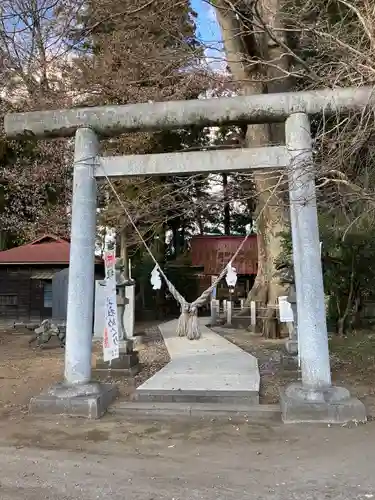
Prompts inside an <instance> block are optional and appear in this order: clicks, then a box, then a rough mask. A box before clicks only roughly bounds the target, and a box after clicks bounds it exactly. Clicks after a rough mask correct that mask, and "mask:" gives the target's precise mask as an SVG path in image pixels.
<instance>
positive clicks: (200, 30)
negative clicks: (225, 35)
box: [191, 0, 225, 70]
mask: <svg viewBox="0 0 375 500" xmlns="http://www.w3.org/2000/svg"><path fill="white" fill-rule="evenodd" d="M191 6H192V8H193V10H194V11H195V12H196V13H197V14H198V19H197V36H198V38H199V39H200V40H201V41H202V42H203V44H204V45H205V46H206V49H205V54H206V57H207V61H208V63H209V64H210V65H211V67H213V68H215V69H218V70H223V69H224V67H225V62H224V58H223V52H222V44H221V33H220V27H219V25H218V22H217V20H216V15H215V9H214V7H212V5H210V4H209V3H208V2H207V1H204V0H191Z"/></svg>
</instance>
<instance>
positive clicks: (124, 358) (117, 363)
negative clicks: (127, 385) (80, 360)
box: [93, 340, 140, 377]
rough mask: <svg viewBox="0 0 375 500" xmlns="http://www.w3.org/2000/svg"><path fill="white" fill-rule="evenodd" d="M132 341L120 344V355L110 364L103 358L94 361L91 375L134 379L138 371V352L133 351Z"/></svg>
mask: <svg viewBox="0 0 375 500" xmlns="http://www.w3.org/2000/svg"><path fill="white" fill-rule="evenodd" d="M133 345H134V344H133V340H125V341H121V342H120V355H119V357H118V358H117V359H113V360H112V361H111V362H109V361H104V360H103V358H99V359H97V360H95V366H94V368H93V373H94V374H97V375H105V374H110V375H118V376H124V377H128V376H130V377H134V376H135V375H137V373H139V371H140V364H139V356H138V352H137V351H134V350H133Z"/></svg>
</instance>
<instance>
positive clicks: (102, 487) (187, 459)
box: [0, 417, 375, 500]
mask: <svg viewBox="0 0 375 500" xmlns="http://www.w3.org/2000/svg"><path fill="white" fill-rule="evenodd" d="M8 424H9V423H8ZM10 427H11V429H10ZM10 427H9V425H4V422H2V423H1V424H0V467H1V470H2V474H1V479H0V495H1V498H2V500H21V499H25V498H27V499H29V500H40V499H50V500H73V499H74V500H94V499H98V498H100V499H101V498H110V499H111V500H120V499H121V500H123V499H124V498H131V499H134V500H138V499H139V500H141V499H142V500H159V499H160V500H164V499H168V500H173V499H174V500H195V499H205V500H218V499H222V500H224V499H225V500H238V499H254V500H255V499H259V500H260V499H262V500H279V499H289V498H291V499H298V500H311V499H313V498H319V499H332V500H354V499H361V500H365V499H371V498H375V478H374V473H373V467H374V465H373V464H374V461H375V449H374V446H373V442H374V439H375V425H374V424H373V423H371V424H368V425H365V426H360V427H353V428H348V427H327V426H314V427H311V426H310V427H305V426H282V425H276V426H272V427H271V426H266V425H251V424H248V423H247V424H242V425H239V426H238V425H235V424H233V423H232V422H230V421H224V422H218V421H210V420H199V421H195V422H193V421H191V420H189V421H187V420H183V419H173V420H170V421H163V422H153V423H152V422H138V423H136V422H131V421H125V420H115V419H113V418H111V417H106V418H104V419H103V420H102V421H100V422H87V421H84V420H80V421H79V420H70V419H69V420H64V419H59V420H56V421H54V422H49V423H47V422H46V421H43V420H39V421H37V420H33V419H30V418H29V417H27V418H23V419H22V420H21V421H19V422H13V423H12V424H11V426H10ZM17 429H18V430H17Z"/></svg>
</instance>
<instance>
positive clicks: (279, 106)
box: [4, 87, 375, 138]
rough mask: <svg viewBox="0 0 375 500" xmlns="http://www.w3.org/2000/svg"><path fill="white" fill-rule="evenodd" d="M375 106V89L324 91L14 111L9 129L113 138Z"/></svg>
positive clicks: (18, 133)
mask: <svg viewBox="0 0 375 500" xmlns="http://www.w3.org/2000/svg"><path fill="white" fill-rule="evenodd" d="M374 104H375V94H374V89H373V88H372V87H360V88H341V89H335V90H330V89H324V90H314V91H307V92H285V93H281V94H261V95H253V96H237V97H226V98H218V99H196V100H190V101H169V102H155V103H140V104H127V105H124V106H101V107H91V108H72V109H62V110H52V111H33V112H29V113H13V114H8V115H6V116H5V120H4V126H5V133H6V135H7V136H8V137H10V138H20V137H25V136H27V135H32V136H35V137H37V138H54V137H70V136H73V135H74V133H75V131H76V130H77V129H78V128H81V127H90V128H92V129H93V130H95V131H96V132H97V133H98V134H100V135H102V136H107V137H108V136H116V135H119V134H121V133H124V132H136V131H138V130H163V129H176V128H183V127H186V126H189V125H202V126H208V125H220V124H240V123H248V124H251V123H272V122H282V121H284V120H285V119H286V118H287V117H288V116H289V115H291V114H292V113H296V112H303V113H307V114H308V115H316V114H319V113H324V114H326V115H329V114H334V113H337V112H340V113H348V112H352V111H360V110H362V109H363V108H364V107H366V106H373V105H374Z"/></svg>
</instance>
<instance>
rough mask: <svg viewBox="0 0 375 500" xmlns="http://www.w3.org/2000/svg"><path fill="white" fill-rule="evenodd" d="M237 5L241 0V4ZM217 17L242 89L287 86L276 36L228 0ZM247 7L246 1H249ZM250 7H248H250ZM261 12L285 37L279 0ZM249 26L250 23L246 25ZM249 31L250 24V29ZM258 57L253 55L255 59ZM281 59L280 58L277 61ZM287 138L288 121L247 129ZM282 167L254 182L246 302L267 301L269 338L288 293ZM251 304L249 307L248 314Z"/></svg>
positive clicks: (252, 140) (252, 139) (265, 141)
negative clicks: (254, 250) (255, 64)
mask: <svg viewBox="0 0 375 500" xmlns="http://www.w3.org/2000/svg"><path fill="white" fill-rule="evenodd" d="M237 5H238V4H237ZM216 6H217V9H216V11H217V18H218V21H219V24H220V27H221V31H222V35H223V41H224V47H225V51H226V55H227V61H228V66H229V68H230V70H231V73H232V75H233V77H234V79H235V80H236V81H237V82H239V83H240V85H241V89H242V94H244V95H253V94H260V93H264V92H268V91H271V92H276V91H279V90H280V87H283V90H285V87H286V82H285V81H284V80H281V81H280V84H277V83H276V82H279V80H275V78H278V76H280V70H279V69H278V68H277V67H276V68H275V65H277V64H279V65H280V68H282V67H285V65H286V64H287V63H288V61H287V60H286V59H285V58H282V57H281V54H282V52H281V50H280V46H279V44H278V43H277V40H276V41H275V40H274V39H272V40H271V39H270V37H269V36H268V35H267V33H263V34H261V35H254V34H251V33H248V35H246V34H245V35H244V27H243V24H242V23H241V21H240V16H239V15H238V12H236V11H235V10H232V9H231V8H230V7H229V6H228V4H227V3H226V1H225V0H220V1H218V2H217V4H216ZM244 8H246V5H244ZM250 9H251V7H249V8H248V9H247V11H248V13H249V12H251V10H250ZM261 15H262V20H263V22H264V24H265V25H266V26H267V27H268V28H269V29H270V30H273V29H275V28H277V31H276V32H277V33H278V35H277V36H278V37H279V38H280V37H283V34H282V31H279V30H280V28H281V26H280V21H279V17H278V0H264V2H263V4H262V7H261ZM250 23H251V16H250V15H249V14H248V15H247V21H246V24H247V26H249V24H250ZM247 30H248V28H247ZM248 31H249V30H248ZM254 57H258V58H260V57H261V58H263V59H266V60H272V66H271V65H270V66H269V68H270V69H269V71H267V75H264V74H261V71H260V70H259V69H257V70H254V69H253V68H252V69H249V67H248V64H249V61H251V60H252V59H253V58H254ZM253 60H254V59H253ZM275 61H276V62H275ZM267 78H268V79H273V83H272V84H269V85H267V84H266V83H265V80H266V79H267ZM271 142H272V143H274V142H277V143H280V142H281V143H284V142H285V141H284V125H282V126H280V125H271V126H269V125H267V124H259V125H249V126H248V128H247V134H246V146H247V147H260V146H266V145H269V144H270V143H271ZM282 175H283V174H282V173H280V172H273V173H272V174H270V175H266V174H265V173H254V183H255V186H256V190H257V207H258V210H257V212H258V214H257V220H256V225H257V242H258V273H257V276H256V279H255V282H254V285H253V288H252V290H251V291H250V292H249V295H248V297H247V304H249V303H250V301H251V300H255V301H256V302H257V304H258V305H261V306H262V307H265V308H266V309H265V310H266V313H265V315H264V318H263V320H262V325H261V328H262V333H263V335H264V336H265V337H266V338H269V337H275V336H277V334H278V331H277V330H278V329H277V320H276V306H277V303H278V297H279V296H280V295H284V294H285V293H286V288H287V287H286V286H285V285H283V284H282V283H281V282H280V280H279V277H278V273H277V271H276V268H275V261H276V259H277V257H278V256H279V254H280V252H281V249H282V247H281V242H282V239H281V236H280V233H281V232H282V231H283V230H284V228H285V226H286V221H287V212H286V210H285V208H284V203H283V200H282V197H281V192H282V184H283V183H284V182H283V178H282ZM246 312H247V308H245V309H244V313H245V314H246Z"/></svg>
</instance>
